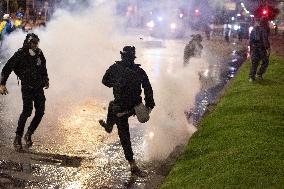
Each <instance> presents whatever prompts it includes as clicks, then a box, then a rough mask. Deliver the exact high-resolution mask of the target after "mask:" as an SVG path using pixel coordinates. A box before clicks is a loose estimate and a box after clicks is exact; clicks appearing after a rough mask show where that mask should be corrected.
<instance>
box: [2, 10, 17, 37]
mask: <svg viewBox="0 0 284 189" xmlns="http://www.w3.org/2000/svg"><path fill="white" fill-rule="evenodd" d="M13 30H14V25H13V23H12V21H11V20H10V15H9V14H4V16H3V21H2V22H1V24H0V33H1V39H3V38H4V37H5V35H8V34H10V33H11V32H12V31H13Z"/></svg>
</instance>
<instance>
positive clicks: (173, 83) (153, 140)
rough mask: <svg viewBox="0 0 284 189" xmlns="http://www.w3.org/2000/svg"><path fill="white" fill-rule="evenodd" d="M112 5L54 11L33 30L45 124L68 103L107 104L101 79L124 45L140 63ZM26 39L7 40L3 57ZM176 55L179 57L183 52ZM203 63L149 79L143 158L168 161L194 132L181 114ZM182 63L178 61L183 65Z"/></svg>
mask: <svg viewBox="0 0 284 189" xmlns="http://www.w3.org/2000/svg"><path fill="white" fill-rule="evenodd" d="M113 7H114V6H113V5H110V4H109V2H108V5H107V6H105V4H103V3H101V2H100V3H98V4H93V6H92V7H90V8H89V9H88V10H86V11H85V12H81V13H78V12H77V13H72V12H68V11H65V10H58V11H57V12H56V13H55V16H54V19H53V20H52V21H50V22H49V23H48V25H47V27H46V28H41V29H36V30H35V31H34V32H35V33H36V34H38V36H39V38H40V40H41V41H40V48H41V49H42V50H43V53H44V55H45V56H46V59H47V69H48V73H49V78H50V88H49V89H48V90H46V98H47V102H46V115H45V116H44V119H45V120H47V122H48V121H50V120H53V119H56V116H58V115H62V114H64V113H65V111H66V109H65V108H68V106H69V103H70V102H72V103H78V104H79V103H80V102H82V101H84V100H85V99H89V98H93V99H102V100H104V101H109V100H111V99H112V91H111V90H110V89H108V88H107V87H105V86H103V85H102V84H101V79H102V76H103V74H104V73H105V70H106V69H107V68H108V67H109V66H110V65H111V64H113V63H114V61H115V60H119V59H120V54H119V51H120V50H121V49H122V47H123V46H125V45H135V46H136V47H138V48H137V51H138V55H137V57H138V61H139V60H143V58H141V59H140V58H139V57H140V55H142V54H143V53H141V52H139V47H141V44H140V42H139V39H138V37H130V36H127V35H121V32H122V31H123V27H121V26H122V23H123V20H122V19H121V18H118V17H116V16H114V15H112V13H113V12H115V11H113ZM25 35H26V34H24V33H22V32H15V33H13V34H11V35H10V36H9V37H8V38H7V40H6V41H5V43H4V44H3V45H4V46H3V48H4V49H6V52H5V54H6V55H7V56H11V55H12V54H13V53H14V52H15V51H16V50H17V49H18V48H20V47H21V46H22V43H23V40H24V38H25ZM178 56H180V57H182V56H183V49H181V51H180V54H179V55H178ZM202 61H203V60H197V61H193V62H192V63H191V64H190V66H188V67H187V68H185V69H182V68H178V69H176V71H175V72H170V73H169V72H167V71H165V70H164V69H167V68H163V67H160V68H159V69H160V71H159V73H162V74H160V76H159V77H158V78H154V77H150V78H151V79H152V78H154V79H156V81H152V83H154V84H153V89H154V94H155V100H156V104H157V106H156V107H155V109H154V110H153V112H152V114H151V120H150V122H149V123H148V125H149V128H148V129H147V131H146V136H145V150H146V151H145V153H146V159H163V158H166V157H167V155H168V154H169V153H170V152H171V151H172V150H173V149H174V147H175V146H176V145H179V144H183V143H185V142H186V141H187V139H188V137H190V135H191V134H192V133H193V132H194V131H195V130H196V128H195V127H194V126H192V125H190V124H189V123H188V122H187V120H186V118H185V115H184V111H185V110H188V109H190V108H191V107H192V106H193V103H194V100H195V95H196V93H197V92H198V91H199V88H200V84H199V80H198V72H199V71H200V70H202V69H203V68H201V67H200V65H203V64H201V63H203V62H202ZM181 62H182V61H178V62H176V63H177V64H180V65H182V63H181ZM142 67H143V65H142ZM147 71H148V70H147ZM154 71H155V70H154ZM148 73H149V72H148ZM16 83H17V82H16V79H15V77H14V78H13V79H12V78H10V79H9V83H8V84H7V87H8V90H10V94H9V95H8V96H6V97H5V101H6V102H7V103H6V104H9V105H8V107H7V108H8V109H7V112H8V113H7V117H6V119H7V120H8V119H11V120H13V122H14V123H15V126H16V122H17V119H18V116H19V114H20V112H21V110H22V107H21V104H22V102H21V94H20V87H17V84H16ZM43 121H44V120H43ZM153 134H154V136H153V137H152V135H153Z"/></svg>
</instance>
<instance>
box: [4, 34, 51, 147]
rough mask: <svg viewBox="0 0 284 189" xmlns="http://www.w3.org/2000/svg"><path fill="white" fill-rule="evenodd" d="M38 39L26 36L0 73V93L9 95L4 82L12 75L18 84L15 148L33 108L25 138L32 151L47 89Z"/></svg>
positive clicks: (18, 143)
mask: <svg viewBox="0 0 284 189" xmlns="http://www.w3.org/2000/svg"><path fill="white" fill-rule="evenodd" d="M38 43H39V38H38V36H37V35H36V34H34V33H29V34H27V36H26V39H25V41H24V44H23V47H22V48H20V49H19V50H18V51H17V52H16V53H15V54H14V55H13V56H12V57H11V58H10V59H9V60H8V62H7V63H6V64H5V66H4V67H3V69H2V73H1V80H0V93H1V94H8V91H7V89H6V86H5V85H6V81H7V79H8V77H9V75H10V73H11V72H12V71H14V73H15V74H16V75H17V76H18V77H19V79H20V80H21V85H22V87H21V91H22V99H23V111H22V113H21V115H20V118H19V121H18V127H17V131H16V137H15V140H14V147H15V149H16V150H21V149H22V137H23V133H24V128H25V124H26V121H27V119H28V117H30V116H31V114H32V110H33V104H34V107H35V116H34V118H33V120H32V122H31V124H30V126H29V128H28V130H27V132H26V134H25V136H24V140H25V142H26V146H27V147H31V146H32V144H33V142H32V139H31V137H32V134H33V133H34V132H35V130H36V129H37V127H38V125H39V123H40V121H41V119H42V117H43V115H44V110H45V96H44V91H43V88H46V89H47V88H48V87H49V79H48V75H47V70H46V60H45V57H44V55H43V53H42V51H41V50H40V49H39V48H38Z"/></svg>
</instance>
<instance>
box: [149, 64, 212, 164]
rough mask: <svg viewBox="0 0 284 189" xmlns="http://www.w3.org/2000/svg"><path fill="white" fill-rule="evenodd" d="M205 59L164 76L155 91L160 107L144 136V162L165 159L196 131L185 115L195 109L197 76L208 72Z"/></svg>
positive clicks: (197, 85)
mask: <svg viewBox="0 0 284 189" xmlns="http://www.w3.org/2000/svg"><path fill="white" fill-rule="evenodd" d="M206 67H207V64H206V62H205V60H204V59H191V61H190V64H189V65H188V66H186V67H185V68H180V69H177V70H176V71H175V72H173V73H167V72H165V74H163V75H161V77H160V78H159V80H158V84H157V85H158V87H157V90H156V96H158V99H157V102H156V103H157V107H156V108H155V110H154V111H153V113H152V115H151V119H150V122H149V124H148V125H149V127H147V134H146V135H145V152H146V154H145V158H146V159H149V160H153V159H164V158H166V157H167V156H168V155H169V154H170V153H171V152H172V151H173V150H174V148H175V147H176V146H178V145H181V144H185V143H186V142H187V140H188V138H189V137H190V136H191V135H192V134H193V133H194V132H195V131H196V128H195V127H194V126H193V125H192V124H191V123H189V122H188V120H187V119H186V116H185V111H188V110H190V108H192V107H193V106H194V102H195V96H196V94H197V92H198V91H199V90H200V87H201V86H200V81H199V76H198V73H199V72H202V71H204V70H205V69H206Z"/></svg>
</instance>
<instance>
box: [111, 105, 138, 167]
mask: <svg viewBox="0 0 284 189" xmlns="http://www.w3.org/2000/svg"><path fill="white" fill-rule="evenodd" d="M119 112H123V110H121V109H120V107H119V106H118V105H116V104H115V103H114V102H113V101H111V102H110V103H109V106H108V113H107V125H108V127H113V126H114V124H116V125H117V130H118V136H119V139H120V143H121V145H122V148H123V151H124V156H125V159H126V160H128V161H129V162H131V161H133V160H134V159H133V150H132V147H131V141H130V133H129V123H128V118H129V117H130V116H131V115H133V111H130V112H129V113H128V114H126V115H124V116H122V117H117V116H116V113H119Z"/></svg>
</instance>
